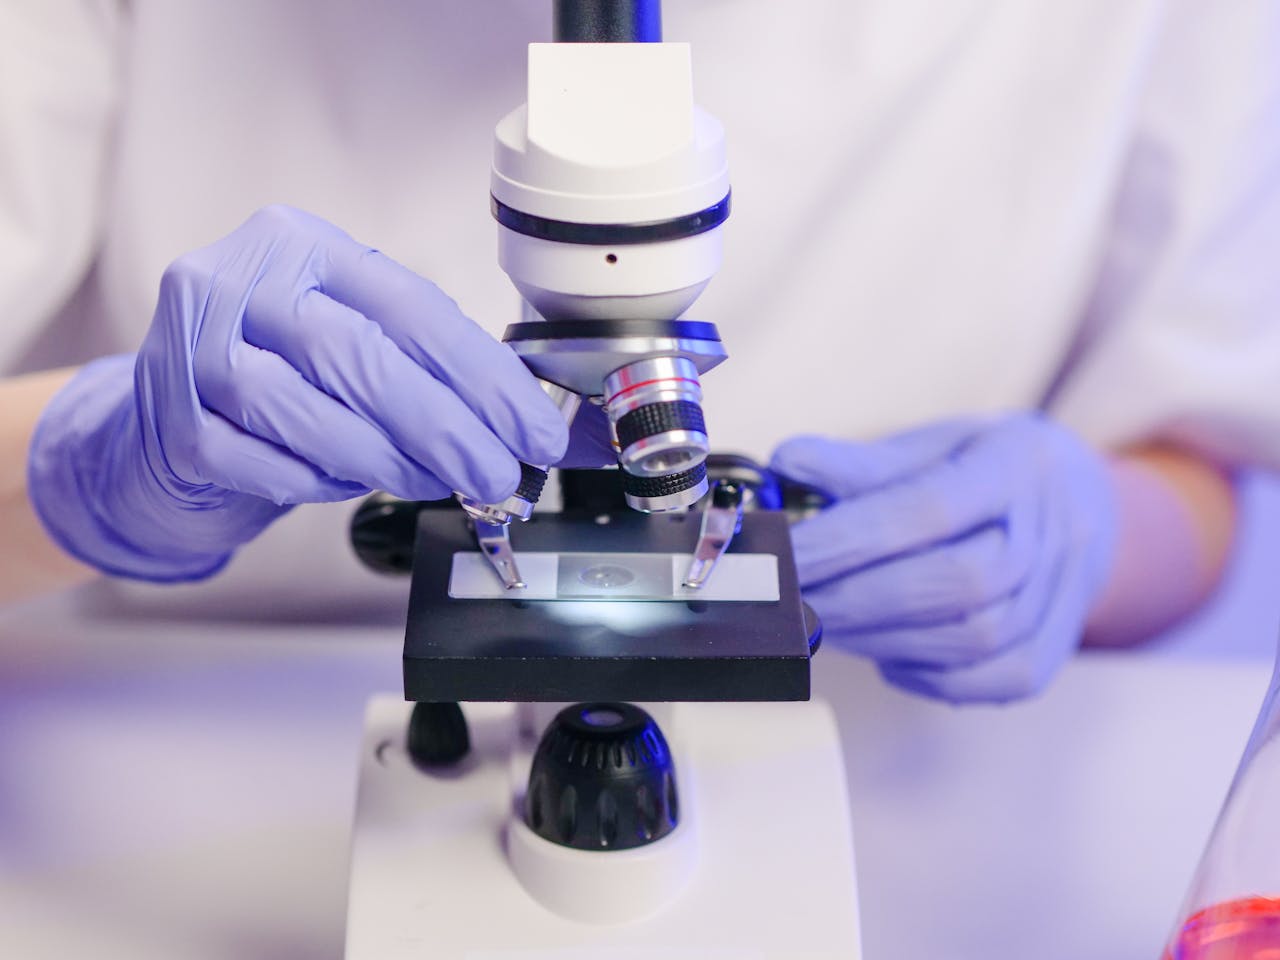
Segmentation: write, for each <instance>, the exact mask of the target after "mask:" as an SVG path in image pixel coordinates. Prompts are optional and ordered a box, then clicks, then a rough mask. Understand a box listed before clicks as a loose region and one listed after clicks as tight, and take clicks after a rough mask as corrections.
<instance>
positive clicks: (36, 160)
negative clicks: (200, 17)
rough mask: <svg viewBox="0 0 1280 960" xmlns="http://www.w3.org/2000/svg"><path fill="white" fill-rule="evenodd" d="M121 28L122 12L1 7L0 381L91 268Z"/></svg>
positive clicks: (28, 0)
mask: <svg viewBox="0 0 1280 960" xmlns="http://www.w3.org/2000/svg"><path fill="white" fill-rule="evenodd" d="M121 19H122V13H121V9H120V3H119V0H11V2H5V3H0V374H3V373H7V372H12V371H13V369H14V367H15V366H16V365H17V364H18V363H19V362H20V360H21V357H22V355H23V353H24V351H25V350H26V349H27V348H28V347H29V346H30V344H31V342H32V341H33V340H34V338H35V337H36V336H37V335H38V334H39V332H40V329H41V328H42V326H43V325H44V324H46V323H47V322H48V321H49V320H50V318H51V317H52V316H53V315H54V314H55V313H56V311H57V310H58V309H59V308H60V307H61V306H62V305H63V303H64V302H65V301H66V300H67V298H68V297H69V296H70V295H71V294H72V293H73V292H74V291H75V289H76V287H77V285H78V284H79V283H80V281H81V280H82V279H83V277H84V274H85V272H86V270H87V269H88V266H89V263H90V261H91V259H92V256H93V249H94V242H95V239H96V235H97V232H98V225H99V223H100V222H101V208H102V193H103V181H104V162H105V159H106V156H107V151H108V142H109V138H110V130H111V126H112V118H113V115H114V111H115V106H116V103H117V100H118V97H119V87H120V76H119V73H120V71H119V39H120V37H119V35H120V31H121Z"/></svg>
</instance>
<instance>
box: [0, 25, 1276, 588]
mask: <svg viewBox="0 0 1280 960" xmlns="http://www.w3.org/2000/svg"><path fill="white" fill-rule="evenodd" d="M665 6H666V9H665V11H664V14H665V27H666V30H665V33H666V36H667V38H668V39H671V40H689V41H691V42H692V43H693V50H694V81H695V88H696V92H697V95H698V99H699V101H700V102H701V103H702V105H703V106H705V107H706V108H707V109H709V110H710V111H711V112H713V113H715V114H716V115H717V116H719V117H720V119H721V120H722V121H723V122H724V124H725V127H726V130H727V134H728V138H729V149H730V167H731V172H732V180H733V190H734V209H733V214H732V216H731V218H730V221H729V224H728V226H727V249H726V257H725V264H724V267H723V269H722V270H721V272H720V274H719V275H718V276H717V278H716V279H715V280H713V281H712V284H711V286H710V287H709V288H708V290H707V292H706V293H705V294H704V295H703V296H702V298H701V299H700V300H699V301H698V303H697V304H695V306H694V308H693V309H692V310H691V311H690V314H689V315H690V316H691V317H696V318H698V319H705V320H711V321H713V322H715V323H716V324H717V325H718V326H719V328H720V330H721V334H722V336H723V337H724V339H725V342H726V346H727V347H728V349H729V352H730V360H729V361H728V362H727V363H726V364H725V365H724V366H723V367H721V368H720V369H718V370H717V371H715V372H713V373H711V374H709V375H708V376H707V377H706V378H705V382H704V387H705V391H706V395H707V401H706V408H707V419H708V424H709V426H710V428H711V434H712V440H713V444H714V446H715V447H717V448H718V449H722V450H739V451H743V452H747V453H750V454H753V455H756V456H760V457H767V455H768V453H769V451H770V449H771V448H772V447H773V446H774V445H775V444H776V443H777V442H778V441H779V440H781V439H782V438H784V437H785V436H788V435H790V434H794V433H797V432H822V433H828V434H834V435H838V436H843V437H870V436H875V435H879V434H883V433H885V432H888V431H892V430H897V429H900V428H903V427H906V426H909V425H912V424H916V423H920V422H923V421H928V420H931V419H935V418H939V417H948V416H955V415H957V414H965V413H982V412H992V411H1003V410H1011V409H1020V408H1028V407H1038V406H1039V407H1045V408H1047V409H1049V410H1050V411H1051V412H1052V413H1053V414H1054V415H1056V416H1057V417H1058V418H1060V419H1061V420H1062V421H1064V422H1065V423H1066V424H1068V425H1069V426H1071V427H1073V428H1075V429H1076V430H1078V431H1079V432H1080V433H1082V434H1083V435H1084V436H1086V437H1087V438H1088V439H1090V440H1091V441H1093V442H1095V443H1097V444H1099V445H1105V446H1114V445H1119V444H1124V443H1127V442H1132V441H1135V440H1139V439H1143V438H1150V437H1154V436H1160V435H1164V436H1170V437H1173V438H1176V439H1178V440H1180V441H1182V442H1185V443H1190V444H1193V445H1196V446H1198V447H1200V448H1202V449H1205V450H1206V451H1208V452H1211V453H1213V454H1215V455H1218V456H1221V457H1225V458H1227V459H1229V460H1232V461H1237V462H1262V463H1268V464H1272V465H1280V2H1276V0H1222V2H1218V3H1211V4H1210V3H1204V2H1202V0H949V2H946V3H938V2H936V0H855V2H833V0H832V2H817V0H813V2H794V3H778V2H776V0H720V2H715V0H683V2H681V0H669V2H668V3H667V4H666V5H665ZM549 22H550V0H485V2H476V3H445V2H439V3H432V2H426V0H421V2H405V0H377V2H364V3H347V2H342V0H274V2H262V0H219V2H216V3H215V2H197V0H179V2H174V0H133V2H131V3H128V4H121V3H118V2H109V0H78V2H76V0H25V2H21V0H20V2H16V3H8V4H5V5H3V7H0V370H6V369H7V370H16V369H22V368H30V367H32V366H48V365H52V364H55V363H61V362H70V361H77V360H81V359H84V358H85V357H87V356H90V355H93V354H96V353H101V352H107V351H118V350H127V349H132V348H133V347H134V346H135V345H136V344H137V343H138V341H139V339H140V337H141V336H142V333H143V332H144V330H145V328H146V326H147V324H148V322H149V320H150V314H151V310H152V306H153V303H154V298H155V291H156V286H157V283H158V280H159V277H160V274H161V272H162V270H163V269H164V267H165V265H166V264H167V263H169V261H171V260H172V259H173V258H174V257H175V256H177V255H178V254H180V253H182V252H183V251H185V250H188V249H191V248H193V247H196V246H199V245H202V244H204V243H207V242H209V241H211V240H213V239H215V238H217V237H219V236H221V235H223V234H225V233H227V232H228V231H229V230H231V229H232V228H234V227H235V226H236V225H237V224H238V223H240V222H241V221H242V220H243V219H244V218H245V217H246V216H247V215H248V214H249V213H250V212H251V211H252V210H254V209H255V208H256V207H259V206H261V205H264V204H267V203H275V202H283V203H289V204H293V205H295V206H298V207H302V208H305V209H307V210H310V211H313V212H315V213H317V214H319V215H321V216H324V217H326V218H328V219H330V220H332V221H334V222H335V223H337V224H339V225H340V226H342V227H343V228H344V229H346V230H348V231H349V232H350V233H352V234H353V235H354V236H356V237H357V238H359V239H361V240H363V241H365V242H368V243H370V244H372V245H375V246H377V247H379V248H381V249H382V250H384V251H385V252H387V253H388V254H390V255H391V256H393V257H395V258H396V259H398V260H400V261H401V262H403V263H405V264H407V265H408V266H410V267H412V268H413V269H415V270H417V271H419V272H421V273H422V274H424V275H426V276H428V277H430V278H431V279H433V280H434V281H436V282H437V283H438V284H439V285H440V286H442V287H443V288H444V289H446V290H447V291H449V292H450V293H451V294H452V295H453V296H454V297H455V298H456V299H457V300H458V301H459V302H460V303H461V305H462V306H463V308H464V309H465V310H467V311H468V312H469V313H470V314H471V315H472V316H473V317H475V318H476V319H477V320H478V321H479V322H480V323H481V324H483V325H484V326H485V327H487V328H488V329H490V330H491V331H492V332H494V333H495V334H499V333H500V332H501V330H502V328H503V327H504V326H505V324H507V323H508V322H511V321H512V320H514V319H515V318H516V307H517V300H516V295H515V293H514V292H513V291H512V289H511V287H510V284H509V282H508V281H507V280H506V278H505V276H504V275H503V274H502V273H501V271H500V270H499V269H498V268H497V266H496V264H495V239H494V238H495V227H494V225H493V223H492V221H491V220H490V218H489V215H488V212H487V201H488V163H489V155H490V137H491V131H492V128H493V125H494V123H495V122H496V120H497V119H498V118H499V117H500V116H501V115H502V114H504V113H505V112H506V111H507V110H509V109H510V108H512V107H513V106H515V105H516V104H517V103H519V102H520V101H521V100H522V99H523V95H524V80H523V71H524V60H525V54H524V45H525V44H526V43H527V42H528V41H529V40H533V39H547V35H548V32H549ZM328 512H329V513H330V514H333V515H334V516H338V514H337V513H336V512H335V511H334V510H330V511H328ZM312 516H315V514H314V513H313V514H312ZM290 523H292V529H293V533H292V534H288V533H280V532H277V533H276V534H274V535H273V536H271V537H268V538H267V540H268V541H271V540H272V539H274V540H276V541H279V543H278V544H277V546H279V545H280V544H282V543H283V542H284V540H285V539H287V537H288V536H294V537H296V536H297V535H298V534H299V531H301V530H302V524H301V523H300V522H299V521H296V520H295V521H290V522H287V523H286V524H285V527H290ZM335 530H336V527H335ZM307 535H308V536H311V537H312V538H313V542H314V537H315V536H318V534H314V533H309V534H307ZM333 536H334V537H338V536H339V534H338V533H336V532H335V533H334V534H333ZM268 549H270V547H269V543H268V545H267V546H264V547H263V548H261V551H266V550H268ZM332 549H333V550H337V549H339V547H338V546H337V545H333V546H332ZM317 551H318V553H319V554H320V555H323V554H324V552H325V548H321V547H319V546H318V545H317ZM252 553H253V551H246V554H252ZM294 555H295V556H297V553H296V552H295V553H294ZM247 562H248V561H238V563H240V564H241V566H242V567H243V566H244V565H245V564H246V563H247ZM233 567H234V565H233ZM246 569H247V567H246ZM233 577H234V570H233Z"/></svg>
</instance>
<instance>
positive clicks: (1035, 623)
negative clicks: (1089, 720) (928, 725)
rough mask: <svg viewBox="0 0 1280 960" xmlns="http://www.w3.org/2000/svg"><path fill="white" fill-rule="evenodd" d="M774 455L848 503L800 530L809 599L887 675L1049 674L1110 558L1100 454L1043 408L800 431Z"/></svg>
mask: <svg viewBox="0 0 1280 960" xmlns="http://www.w3.org/2000/svg"><path fill="white" fill-rule="evenodd" d="M773 468H774V469H775V470H776V471H778V472H779V473H781V474H783V475H784V476H787V477H790V478H792V479H795V480H799V481H801V482H804V483H808V484H811V485H813V486H815V487H818V488H820V489H822V490H825V491H827V492H828V493H830V494H831V495H832V496H834V497H835V498H836V500H837V502H836V503H835V504H834V505H833V506H831V507H829V508H827V509H826V510H824V511H823V512H822V513H820V514H819V515H817V516H816V517H813V518H811V519H809V520H805V521H803V522H801V523H799V524H797V525H796V527H795V528H794V529H793V531H792V539H793V542H794V545H795V554H796V562H797V566H798V568H799V573H800V582H801V587H802V588H803V590H804V596H805V599H806V600H807V601H808V602H809V604H811V605H812V606H813V608H814V609H815V610H816V611H817V613H818V615H819V616H820V617H821V618H822V623H823V627H824V633H825V635H826V636H828V637H830V638H831V639H832V640H834V641H835V642H836V643H837V644H839V645H841V646H844V647H846V648H847V649H850V650H852V651H854V652H857V653H861V654H864V655H866V656H868V657H871V658H872V659H874V660H876V661H877V663H878V664H879V666H880V670H881V672H882V673H883V674H884V676H885V678H886V679H888V680H889V681H890V682H892V683H895V684H897V685H899V686H901V687H905V688H906V689H909V690H912V691H915V692H917V693H922V694H925V695H928V696H933V697H938V698H941V699H945V700H949V701H952V702H957V703H958V702H965V701H1007V700H1012V699H1016V698H1018V697H1023V696H1029V695H1031V694H1034V693H1036V692H1038V691H1040V690H1041V689H1043V687H1044V686H1045V685H1046V684H1047V683H1048V681H1049V679H1050V678H1051V677H1052V676H1053V674H1054V673H1055V672H1056V671H1057V669H1058V668H1059V667H1060V666H1061V665H1062V664H1063V663H1064V662H1065V661H1066V660H1067V659H1068V657H1070V655H1071V654H1072V652H1073V651H1074V650H1075V649H1076V647H1077V645H1078V644H1079V641H1080V637H1081V633H1082V631H1083V627H1084V623H1085V618H1086V616H1087V615H1088V613H1089V610H1090V607H1091V605H1092V603H1093V601H1094V599H1095V598H1096V596H1097V595H1098V593H1099V591H1100V589H1101V587H1102V585H1103V583H1104V582H1105V580H1106V577H1107V575H1108V573H1109V571H1110V566H1111V560H1112V555H1113V553H1114V548H1115V540H1116V525H1117V520H1116V507H1115V503H1114V495H1113V493H1112V490H1111V484H1110V481H1109V479H1108V475H1107V468H1106V464H1105V462H1104V460H1103V459H1102V457H1101V456H1099V455H1098V454H1096V453H1095V452H1093V451H1092V450H1091V449H1090V448H1089V447H1087V446H1086V445H1085V444H1084V443H1083V442H1081V441H1080V440H1078V439H1077V438H1076V437H1075V436H1074V435H1072V434H1071V433H1070V432H1068V431H1067V430H1066V429H1064V428H1063V427H1061V426H1059V425H1058V424H1055V423H1054V422H1053V421H1051V420H1048V419H1046V418H1044V417H1041V416H1035V415H1013V416H1008V417H1005V418H1002V419H996V420H989V421H978V420H968V421H947V422H944V423H939V424H936V425H933V426H928V427H925V428H923V429H919V430H914V431H910V432H908V433H904V434H899V435H897V436H893V437H889V438H887V439H885V440H881V441H877V442H872V443H843V442H838V441H834V440H826V439H821V438H817V437H799V438H795V439H792V440H788V441H787V442H786V443H784V444H783V445H782V446H781V447H779V448H778V450H777V451H776V453H775V454H774V458H773Z"/></svg>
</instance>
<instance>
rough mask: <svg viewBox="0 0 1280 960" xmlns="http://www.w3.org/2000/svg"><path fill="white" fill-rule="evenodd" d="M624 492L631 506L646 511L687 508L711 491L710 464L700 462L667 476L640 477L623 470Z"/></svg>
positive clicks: (658, 511) (654, 511) (660, 511)
mask: <svg viewBox="0 0 1280 960" xmlns="http://www.w3.org/2000/svg"><path fill="white" fill-rule="evenodd" d="M622 492H623V494H624V495H625V496H626V499H627V506H629V507H631V509H633V510H640V511H642V512H644V513H665V512H668V511H671V510H683V509H684V508H685V507H690V506H692V505H693V504H695V503H697V502H698V501H699V500H701V499H702V497H703V495H704V494H705V493H706V492H707V465H706V464H705V463H700V464H698V465H697V466H696V467H694V468H693V469H692V470H685V471H683V472H682V473H673V474H669V475H668V476H665V477H637V476H634V475H633V474H630V473H627V472H626V471H625V470H624V471H623V473H622Z"/></svg>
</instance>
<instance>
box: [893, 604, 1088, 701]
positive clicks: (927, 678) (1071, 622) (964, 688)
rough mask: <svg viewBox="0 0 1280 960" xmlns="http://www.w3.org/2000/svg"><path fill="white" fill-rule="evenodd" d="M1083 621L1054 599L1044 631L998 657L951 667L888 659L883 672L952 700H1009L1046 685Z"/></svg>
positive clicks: (921, 691)
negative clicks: (919, 664)
mask: <svg viewBox="0 0 1280 960" xmlns="http://www.w3.org/2000/svg"><path fill="white" fill-rule="evenodd" d="M1082 624H1083V617H1082V615H1081V613H1080V612H1079V611H1077V610H1075V609H1074V608H1073V606H1072V605H1071V604H1069V603H1062V604H1053V603H1050V605H1049V607H1048V610H1047V611H1046V617H1045V619H1044V620H1043V621H1042V622H1041V623H1040V624H1039V626H1038V627H1037V629H1036V633H1037V634H1038V635H1039V636H1037V637H1034V638H1032V639H1031V640H1030V641H1028V642H1025V643H1019V644H1016V645H1014V646H1011V647H1009V648H1008V649H1007V650H1005V651H1004V652H1003V653H1000V654H997V655H996V656H994V657H990V658H988V659H986V660H982V661H980V662H978V663H976V664H972V665H970V666H965V667H955V668H950V669H948V668H939V667H922V666H914V665H906V664H898V663H883V664H881V665H880V672H881V674H882V675H883V676H884V678H885V679H886V680H887V681H888V682H889V683H892V684H893V685H894V686H898V687H902V688H903V689H905V690H910V691H911V692H913V693H919V694H922V695H924V696H928V697H934V698H935V699H939V700H946V701H948V702H950V703H1008V702H1010V701H1012V700H1020V699H1023V698H1025V697H1031V696H1035V695H1036V694H1038V693H1040V692H1041V691H1043V690H1044V688H1045V687H1046V686H1047V685H1048V683H1049V681H1050V680H1051V679H1052V678H1053V675H1054V674H1055V673H1056V672H1057V670H1058V669H1059V668H1060V667H1061V666H1062V664H1063V663H1064V662H1065V661H1066V659H1067V658H1068V657H1069V656H1070V654H1071V652H1072V651H1073V650H1074V649H1075V648H1076V647H1077V646H1078V645H1079V642H1080V634H1081V626H1082ZM1041 644H1044V645H1045V648H1044V649H1042V648H1041Z"/></svg>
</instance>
